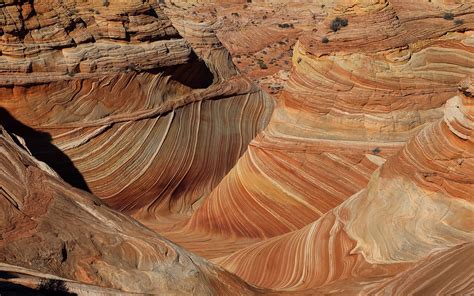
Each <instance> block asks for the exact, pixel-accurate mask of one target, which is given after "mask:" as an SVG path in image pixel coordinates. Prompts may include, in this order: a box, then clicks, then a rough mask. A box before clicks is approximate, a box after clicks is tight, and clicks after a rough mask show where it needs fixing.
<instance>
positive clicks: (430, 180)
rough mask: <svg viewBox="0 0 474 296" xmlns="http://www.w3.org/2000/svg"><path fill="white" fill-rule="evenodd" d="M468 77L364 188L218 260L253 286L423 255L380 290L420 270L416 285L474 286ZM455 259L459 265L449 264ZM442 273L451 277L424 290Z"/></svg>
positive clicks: (332, 275)
mask: <svg viewBox="0 0 474 296" xmlns="http://www.w3.org/2000/svg"><path fill="white" fill-rule="evenodd" d="M466 83H468V85H466V86H463V87H461V93H460V94H459V95H458V96H455V97H453V98H452V99H450V100H449V101H448V102H447V103H446V107H445V111H444V114H445V115H444V118H442V119H440V120H439V121H436V122H434V123H432V124H430V125H428V126H427V127H425V128H424V129H423V130H421V131H420V132H419V133H418V134H417V135H416V137H414V138H413V139H411V140H410V141H409V142H408V143H407V144H406V145H405V147H404V148H403V149H402V150H400V151H399V152H398V153H397V154H395V155H394V156H392V157H390V158H389V159H388V161H387V162H386V163H385V164H384V165H382V167H381V168H380V169H379V170H377V171H376V172H375V173H374V174H373V175H372V177H371V180H370V181H369V184H368V185H367V187H366V188H365V189H363V190H362V191H360V192H358V193H356V194H355V195H353V196H352V197H351V198H349V199H348V200H346V201H345V202H344V203H342V204H341V205H340V206H338V207H336V208H334V209H333V210H331V211H330V212H329V213H327V214H325V215H324V216H323V217H322V218H320V219H319V220H317V221H316V222H314V223H312V224H309V225H307V226H305V227H304V228H302V229H300V230H297V231H295V232H291V233H288V234H285V235H282V236H278V237H275V238H272V239H269V240H266V241H264V242H262V243H258V244H255V245H252V246H250V247H248V248H245V249H242V250H239V251H238V252H236V253H234V254H232V255H230V256H228V257H224V258H219V259H217V260H216V261H217V262H219V263H220V264H221V265H222V266H224V267H226V268H227V269H228V270H230V271H232V272H235V273H236V274H237V275H239V276H241V277H242V278H243V279H245V280H248V281H249V282H251V283H254V284H256V285H258V286H263V287H272V288H277V289H283V290H295V289H296V290H298V289H301V290H305V289H310V288H315V287H320V286H324V285H328V284H331V283H333V282H335V281H344V280H349V279H350V280H353V281H359V282H360V285H361V286H364V285H369V284H371V281H374V280H375V281H377V282H378V281H380V280H381V279H383V278H385V277H387V276H390V275H394V274H396V273H397V272H399V271H400V270H403V269H406V268H407V266H409V265H411V264H414V262H418V261H421V262H422V263H420V264H419V265H418V266H415V267H414V268H413V270H411V271H407V272H406V273H402V274H400V275H398V276H397V277H395V278H394V279H390V280H388V282H387V283H382V284H378V285H379V286H378V287H377V288H376V289H374V291H375V290H376V291H377V292H378V293H380V294H382V295H384V293H386V292H388V291H391V292H390V293H392V292H393V290H396V289H400V290H401V291H403V290H404V289H409V288H408V287H404V284H402V281H403V280H401V278H406V277H412V276H413V275H417V277H421V278H423V279H424V281H422V284H420V283H417V285H421V286H420V287H417V288H413V286H412V289H415V290H416V289H419V290H420V291H425V293H426V294H430V295H432V294H433V291H432V290H431V289H434V290H436V291H437V292H438V293H441V294H444V293H446V291H450V293H455V294H467V292H468V291H471V292H472V287H469V278H470V277H471V278H472V273H473V270H472V264H471V263H472V262H471V263H464V261H465V260H469V259H468V258H470V257H472V254H473V252H474V248H473V244H472V241H473V239H474V234H473V233H474V227H473V226H474V218H473V215H472V213H473V211H474V207H473V196H474V179H473V174H472V172H474V141H473V137H472V135H473V129H474V121H473V119H474V96H473V92H472V90H474V84H473V80H469V81H466ZM463 244H465V245H463ZM443 249H445V250H446V251H443V252H444V253H442V255H439V256H440V257H438V256H433V257H432V258H431V259H425V258H426V257H427V256H428V255H429V254H430V253H432V252H434V251H437V250H443ZM452 257H454V258H452ZM294 258H297V259H294ZM434 258H435V259H434ZM433 260H434V262H433ZM455 264H456V265H459V266H457V267H456V268H459V270H452V271H448V270H450V269H451V268H454V267H453V265H455ZM463 264H466V265H465V267H466V270H464V269H463V268H462V267H461V266H462V265H463ZM440 273H441V274H444V273H446V278H443V281H442V282H441V283H438V284H437V285H434V284H433V283H431V287H430V288H428V287H426V286H429V283H430V281H436V278H437V277H438V276H440ZM447 274H449V275H447ZM420 280H421V279H420ZM411 281H413V283H414V282H416V278H410V280H409V281H408V282H407V283H406V285H407V286H410V285H413V284H411ZM471 284H472V282H471ZM423 285H426V286H423ZM401 291H398V292H397V293H401V294H403V292H401ZM405 291H408V290H405ZM428 291H429V292H428ZM410 292H413V290H410ZM374 293H375V292H374ZM369 294H371V293H369Z"/></svg>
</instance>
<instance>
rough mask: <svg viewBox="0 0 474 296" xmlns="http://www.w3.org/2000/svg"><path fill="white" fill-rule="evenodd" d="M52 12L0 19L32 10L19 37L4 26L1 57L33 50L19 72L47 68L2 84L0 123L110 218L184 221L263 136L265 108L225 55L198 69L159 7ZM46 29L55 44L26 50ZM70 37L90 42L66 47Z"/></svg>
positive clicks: (20, 7) (65, 7) (63, 7)
mask: <svg viewBox="0 0 474 296" xmlns="http://www.w3.org/2000/svg"><path fill="white" fill-rule="evenodd" d="M54 3H55V2H54V1H51V2H45V3H43V2H42V3H41V4H38V5H33V6H32V7H30V6H28V5H27V4H24V3H14V4H15V5H8V6H5V7H3V8H2V12H3V13H4V15H7V14H8V13H9V12H10V11H24V10H26V9H27V8H26V7H30V8H31V9H34V11H35V13H32V14H31V15H29V16H28V18H25V19H24V21H23V22H22V23H21V26H16V27H15V26H14V25H13V23H12V22H14V18H13V17H11V18H10V17H8V18H7V17H6V18H5V20H4V21H5V22H6V25H5V26H6V27H7V28H10V29H11V30H10V31H8V32H9V33H8V34H7V33H5V34H6V35H8V36H10V35H11V36H12V37H11V38H10V39H8V41H7V42H6V44H5V45H4V47H5V48H6V49H9V48H17V47H21V48H26V49H31V48H36V49H37V51H35V53H34V54H33V53H31V52H30V51H23V52H22V56H21V58H19V57H17V58H16V60H18V61H28V62H29V63H32V64H33V65H35V63H43V64H45V65H46V66H45V67H43V68H41V67H36V66H34V67H32V68H31V71H27V72H26V73H18V72H17V71H12V72H9V73H8V75H7V74H6V73H5V72H3V73H4V74H5V75H4V76H5V77H6V78H5V80H3V81H0V82H1V83H0V84H1V85H0V111H1V115H2V116H1V118H0V121H1V122H0V123H1V124H3V125H4V126H6V128H7V129H8V130H10V131H11V132H14V133H16V134H19V135H20V136H22V137H24V138H25V140H26V145H27V146H28V148H29V149H30V150H31V151H32V153H33V155H35V156H36V157H38V158H39V159H41V160H43V161H45V162H47V163H48V164H50V165H51V167H52V168H53V169H54V170H56V171H57V172H58V173H59V174H60V175H61V177H62V178H64V179H65V180H66V181H68V182H69V183H71V184H72V185H74V186H77V187H80V188H83V189H87V190H89V191H90V192H92V193H93V194H94V195H96V196H98V197H99V198H101V199H103V200H105V201H106V202H107V204H108V205H111V206H112V207H113V208H115V209H118V210H121V211H122V212H125V213H127V214H130V215H134V216H135V217H137V218H140V219H142V220H151V221H156V220H157V219H160V218H163V217H165V216H166V217H172V216H175V215H177V216H183V215H186V214H189V213H190V212H192V211H193V209H194V208H195V207H196V206H197V205H198V204H199V203H200V200H201V199H202V198H203V197H205V196H206V195H207V194H209V193H210V192H211V190H212V188H213V187H214V186H215V185H216V184H217V183H218V182H219V181H220V180H221V179H222V178H223V177H224V176H225V175H226V173H227V172H228V171H229V170H230V169H231V168H232V166H233V165H234V164H235V162H236V161H237V159H238V158H239V157H240V156H241V155H242V154H243V153H244V151H245V150H246V147H247V144H248V143H249V142H250V140H251V139H252V138H253V137H255V135H256V134H257V133H258V132H259V131H260V130H262V129H263V128H264V127H265V126H266V124H267V123H268V120H269V116H270V114H271V111H272V108H273V102H272V100H271V99H270V98H269V97H268V96H267V95H266V94H264V93H263V92H261V91H260V90H259V89H258V88H257V87H256V86H255V85H253V83H252V82H250V81H249V80H248V79H246V78H245V77H242V76H240V75H237V72H236V71H235V69H234V68H232V67H231V66H232V64H231V62H229V60H228V54H227V55H226V52H225V51H224V49H221V50H220V51H212V52H211V53H210V54H209V56H207V55H205V54H204V53H203V51H204V49H200V50H199V51H198V54H200V55H201V56H202V57H203V58H204V59H205V60H204V61H203V60H201V59H199V58H197V57H196V55H195V54H194V53H193V52H192V49H191V47H190V45H189V44H188V43H187V42H186V41H185V40H184V39H182V37H181V36H180V35H179V34H178V31H177V30H176V29H175V28H174V27H173V26H172V25H171V21H170V20H169V19H168V18H167V17H166V16H165V15H164V14H163V12H162V11H161V10H160V9H159V7H158V6H157V5H156V4H150V3H149V2H143V3H142V1H138V2H137V1H132V2H127V3H126V4H123V5H121V4H114V3H111V4H110V5H109V8H107V9H106V8H104V7H99V8H97V12H93V11H91V9H92V10H94V9H96V7H95V6H94V7H93V8H90V7H89V6H88V5H89V4H88V3H83V4H76V3H75V2H72V1H67V2H64V3H63V2H61V3H62V4H60V5H59V8H58V9H57V10H56V9H55V10H53V11H51V12H49V11H48V7H51V5H53V6H54ZM43 5H48V6H43ZM72 7H74V9H72ZM69 8H70V9H69ZM38 22H39V23H40V25H38V24H37V23H38ZM79 23H80V24H82V25H81V26H79V25H78V24H79ZM66 24H69V25H70V26H71V28H72V29H71V28H69V27H68V26H66ZM104 26H105V28H103V27H104ZM53 27H54V28H56V27H58V28H61V30H60V31H61V32H62V34H61V36H62V37H61V38H62V39H60V40H58V39H57V38H56V37H54V36H51V35H45V36H43V35H41V36H42V38H41V39H38V38H39V37H38V38H33V37H34V36H37V35H38V34H39V33H38V32H39V31H41V32H42V30H52V28H53ZM74 28H81V30H82V31H81V32H83V33H84V34H86V33H87V34H89V35H90V38H87V39H84V40H82V39H81V40H82V41H81V42H79V41H74V40H75V39H74V38H73V37H71V36H75V35H74V34H73V32H75V31H74V30H75V29H74ZM73 29H74V30H73ZM58 30H59V29H58ZM71 30H72V31H71ZM116 30H117V32H122V33H123V36H122V35H120V34H119V35H117V34H118V33H117V34H115V33H116ZM5 32H7V31H5ZM114 32H115V33H114ZM6 35H5V36H6ZM89 35H88V36H89ZM71 38H72V39H71ZM63 39H64V40H70V41H69V43H67V44H68V45H67V47H64V46H66V45H64V46H63V45H61V44H62V43H61V42H60V41H61V40H63ZM71 40H72V41H71ZM44 42H47V43H48V44H49V47H48V48H43V47H41V45H42V44H43V43H44ZM194 43H197V42H194ZM155 45H156V46H155ZM209 46H210V45H209ZM5 52H7V51H5ZM8 52H9V51H8ZM12 55H13V54H12ZM149 55H151V56H149ZM123 56H126V57H127V58H126V59H123V58H122V57H123ZM73 57H74V58H73ZM13 58H14V57H13V56H8V55H7V54H5V53H4V54H3V55H2V56H1V57H0V62H2V60H1V59H4V62H5V63H7V64H8V65H15V63H13V61H11V59H13ZM76 58H77V59H76ZM226 59H227V60H226ZM16 60H15V61H16ZM53 60H54V62H53ZM63 60H64V63H66V64H67V65H68V67H69V68H67V69H68V71H69V72H67V73H66V72H65V71H66V70H65V69H66V68H64V69H63V68H61V65H62V63H63ZM224 60H225V61H226V63H222V65H221V61H224ZM216 63H219V64H216ZM89 64H93V65H95V66H94V67H93V69H92V70H90V71H89V70H84V67H85V66H84V65H89ZM217 65H219V66H217ZM71 67H72V68H71ZM71 69H73V70H72V71H70V70H71ZM10 84H13V86H11V85H10Z"/></svg>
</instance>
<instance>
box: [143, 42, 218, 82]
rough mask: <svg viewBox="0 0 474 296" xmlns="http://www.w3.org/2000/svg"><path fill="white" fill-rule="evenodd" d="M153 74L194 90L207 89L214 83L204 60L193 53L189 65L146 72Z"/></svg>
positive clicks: (212, 75)
mask: <svg viewBox="0 0 474 296" xmlns="http://www.w3.org/2000/svg"><path fill="white" fill-rule="evenodd" d="M144 72H147V73H151V74H155V75H156V74H160V73H162V75H164V76H170V79H171V80H173V81H176V82H179V83H181V84H183V85H185V86H187V87H190V88H192V89H199V88H207V87H209V86H211V85H212V83H213V82H214V74H212V72H211V70H209V68H208V67H207V65H206V63H205V62H204V60H202V59H200V58H199V57H198V56H197V55H196V53H195V52H194V51H193V52H192V53H191V56H190V60H189V61H188V62H187V63H184V64H180V65H176V66H169V67H164V68H156V69H151V70H145V71H144Z"/></svg>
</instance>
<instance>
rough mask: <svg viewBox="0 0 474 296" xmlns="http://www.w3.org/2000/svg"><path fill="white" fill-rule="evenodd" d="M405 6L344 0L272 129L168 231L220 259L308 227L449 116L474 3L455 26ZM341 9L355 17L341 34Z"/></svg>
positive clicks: (471, 55) (324, 26)
mask: <svg viewBox="0 0 474 296" xmlns="http://www.w3.org/2000/svg"><path fill="white" fill-rule="evenodd" d="M403 4H404V2H401V1H389V2H388V1H379V2H377V1H375V2H361V3H359V4H358V5H356V6H354V7H352V6H348V5H347V3H345V2H340V3H337V5H335V6H334V8H333V9H330V10H329V11H328V12H327V14H328V17H327V19H326V20H324V21H323V22H322V23H320V24H319V27H318V29H317V31H316V32H311V33H307V34H305V35H303V36H302V37H301V38H300V40H299V41H298V43H297V44H296V45H295V48H294V51H293V67H292V72H291V75H290V77H289V80H288V82H287V84H286V87H285V88H284V89H283V90H282V92H281V94H280V95H279V96H278V97H277V107H276V109H275V111H274V114H273V116H272V119H271V121H270V124H269V126H268V127H267V128H266V129H265V130H264V131H263V132H262V133H261V134H260V135H259V136H257V138H256V139H254V140H253V141H252V142H251V143H250V145H249V149H248V151H247V152H246V153H245V154H244V155H243V157H242V158H241V159H240V160H239V162H238V163H237V165H236V166H235V167H234V168H233V169H232V170H231V171H230V172H229V174H228V175H227V176H226V177H225V178H224V179H223V180H222V182H221V183H220V184H219V185H218V186H217V187H216V188H215V189H214V190H213V192H212V193H211V195H210V196H209V198H208V199H207V200H206V201H205V202H204V203H203V204H202V206H201V207H200V208H199V209H198V210H197V211H196V212H195V213H194V214H193V215H192V217H191V219H190V221H189V222H188V223H187V224H186V225H185V226H184V227H182V228H179V229H176V231H172V232H170V233H169V234H167V235H169V236H170V237H172V238H173V239H175V240H176V241H179V242H180V243H182V244H183V245H184V246H186V247H188V248H189V249H191V250H193V251H195V252H197V253H199V254H202V255H204V256H206V257H208V258H216V257H219V256H224V255H228V254H230V253H232V252H234V251H236V250H238V249H240V248H242V247H243V246H245V245H250V244H252V243H255V242H256V241H261V240H265V239H268V238H271V237H274V236H278V235H282V234H285V233H288V232H290V231H296V230H298V229H301V228H302V227H304V226H305V225H308V224H309V223H312V222H314V221H315V220H317V219H318V218H320V217H322V216H323V215H324V214H325V213H327V212H328V211H330V210H331V209H333V208H334V207H336V206H338V205H339V204H341V203H342V202H343V201H344V200H346V199H348V198H349V197H351V196H352V195H353V194H355V193H357V192H359V191H360V190H362V189H363V188H365V187H366V186H367V184H368V182H369V180H370V178H371V175H372V173H373V172H374V171H375V170H376V169H377V168H378V167H379V166H380V165H382V164H383V163H384V162H385V160H386V159H387V158H389V157H390V156H392V155H394V154H395V153H397V151H399V150H400V149H401V148H402V147H403V146H404V145H405V143H406V142H407V141H408V140H409V139H410V138H412V137H413V136H414V135H416V134H417V133H418V132H420V131H421V130H422V129H423V128H425V127H426V126H427V125H430V124H431V123H432V122H435V121H437V120H439V119H440V118H442V116H443V108H444V106H445V104H446V101H447V100H448V99H449V98H451V97H453V96H454V95H456V93H457V88H458V85H459V82H460V81H461V80H462V79H463V78H464V77H466V76H467V75H472V73H473V69H474V68H473V67H472V62H471V61H472V60H473V59H474V47H473V43H472V42H473V33H472V31H471V30H470V29H469V28H472V26H473V24H472V18H470V17H469V16H472V14H473V8H472V5H468V4H463V5H459V6H457V8H456V9H457V10H456V11H458V12H457V13H459V16H456V17H454V18H455V19H457V18H460V19H463V20H464V23H463V24H462V25H456V24H454V21H453V20H446V19H444V18H443V13H444V10H442V9H441V8H440V7H438V6H434V7H431V8H430V10H425V11H419V10H415V11H411V12H408V11H405V10H404V9H403V7H402V6H403ZM455 14H456V13H455ZM431 15H436V16H437V17H435V18H432V17H431ZM336 16H340V17H342V18H347V20H348V25H347V26H345V27H342V29H340V30H338V31H337V32H333V31H332V30H331V29H330V28H329V25H330V23H331V21H332V20H334V19H335V17H336ZM387 18H388V19H389V20H387V21H385V19H387ZM411 18H415V20H413V21H412V20H411ZM375 20H379V21H384V22H382V23H381V24H379V27H380V28H385V29H383V30H375V29H374V30H370V34H371V36H372V37H371V38H373V40H374V41H373V44H372V45H371V46H370V47H369V46H368V45H367V44H365V43H364V42H365V40H366V39H364V38H365V36H367V35H364V34H369V32H368V31H367V32H366V31H365V30H366V29H367V26H371V25H373V22H375ZM367 22H370V23H367ZM437 24H439V26H438V25H437ZM424 27H426V28H428V29H427V30H428V31H429V32H425V31H419V30H420V28H424ZM387 28H393V30H394V31H393V36H391V37H388V36H385V35H384V34H386V32H387V30H388V29H387ZM425 33H426V34H425ZM322 36H328V39H329V40H330V41H329V42H328V43H323V42H322V41H321V38H322ZM406 36H410V37H406ZM454 187H455V186H454ZM460 188H462V187H460ZM394 190H395V189H394ZM197 233H199V235H197ZM206 241H212V243H208V244H209V248H210V249H207V248H206V247H204V246H205V245H206ZM235 241H237V243H234V242H235Z"/></svg>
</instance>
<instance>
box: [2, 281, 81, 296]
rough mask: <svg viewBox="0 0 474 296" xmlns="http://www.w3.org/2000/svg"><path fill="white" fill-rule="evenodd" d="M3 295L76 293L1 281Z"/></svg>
mask: <svg viewBox="0 0 474 296" xmlns="http://www.w3.org/2000/svg"><path fill="white" fill-rule="evenodd" d="M0 294H1V295H2V296H20V295H21V296H33V295H34V296H74V295H77V294H76V293H72V292H69V291H55V290H44V289H43V290H37V289H32V288H29V287H26V286H23V285H20V284H16V283H11V282H0Z"/></svg>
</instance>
